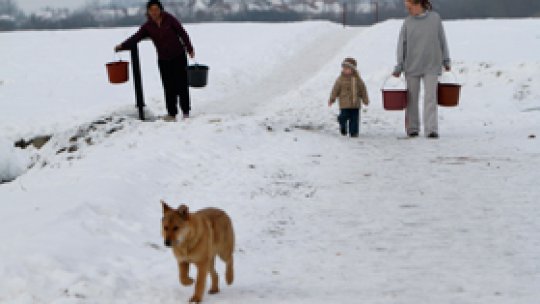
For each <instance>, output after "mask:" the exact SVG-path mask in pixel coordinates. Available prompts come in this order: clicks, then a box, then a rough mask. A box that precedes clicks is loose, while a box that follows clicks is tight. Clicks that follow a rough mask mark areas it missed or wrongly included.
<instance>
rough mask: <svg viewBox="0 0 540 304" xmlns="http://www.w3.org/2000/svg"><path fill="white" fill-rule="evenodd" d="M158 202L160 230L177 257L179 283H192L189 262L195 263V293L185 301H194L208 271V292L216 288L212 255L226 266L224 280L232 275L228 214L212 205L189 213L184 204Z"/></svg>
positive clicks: (231, 277)
mask: <svg viewBox="0 0 540 304" xmlns="http://www.w3.org/2000/svg"><path fill="white" fill-rule="evenodd" d="M161 204H162V205H163V219H162V225H161V226H162V230H161V233H162V235H163V238H164V239H165V246H167V247H172V250H173V253H174V256H175V257H176V260H177V261H178V269H179V272H180V283H181V284H182V285H184V286H189V285H191V284H193V279H192V278H190V277H189V264H190V263H193V264H195V265H196V266H197V279H196V282H195V293H194V294H193V297H191V299H190V300H189V301H190V302H195V303H199V302H201V301H202V298H203V294H204V289H205V285H206V275H207V274H208V273H210V276H211V278H212V286H211V287H210V290H209V293H210V294H214V293H217V292H219V287H218V282H219V278H218V274H217V272H216V268H215V259H216V256H219V257H220V258H221V260H222V261H223V262H225V264H226V266H227V268H226V271H225V281H226V282H227V284H228V285H231V284H232V282H233V278H234V271H233V251H234V231H233V226H232V222H231V219H230V218H229V216H228V215H227V214H226V213H225V212H224V211H222V210H219V209H215V208H207V209H202V210H200V211H198V212H195V213H190V212H189V209H188V207H187V206H186V205H181V206H180V207H178V209H172V208H171V207H169V206H168V205H167V203H165V202H164V201H161Z"/></svg>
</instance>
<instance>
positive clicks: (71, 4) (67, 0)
mask: <svg viewBox="0 0 540 304" xmlns="http://www.w3.org/2000/svg"><path fill="white" fill-rule="evenodd" d="M15 2H16V3H17V4H19V7H20V8H22V9H23V10H24V11H26V12H31V11H35V10H38V9H40V8H42V7H46V6H50V7H67V8H70V9H73V8H77V7H80V6H81V5H83V4H84V3H85V2H86V0H15Z"/></svg>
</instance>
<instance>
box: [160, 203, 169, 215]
mask: <svg viewBox="0 0 540 304" xmlns="http://www.w3.org/2000/svg"><path fill="white" fill-rule="evenodd" d="M161 205H162V206H163V214H165V213H167V212H169V211H171V210H172V208H171V207H169V205H167V203H166V202H165V201H164V200H161Z"/></svg>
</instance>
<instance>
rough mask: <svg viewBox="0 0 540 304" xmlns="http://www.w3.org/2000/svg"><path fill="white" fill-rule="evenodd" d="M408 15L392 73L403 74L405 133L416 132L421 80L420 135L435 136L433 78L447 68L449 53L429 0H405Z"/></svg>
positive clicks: (436, 115) (417, 132)
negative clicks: (407, 92)
mask: <svg viewBox="0 0 540 304" xmlns="http://www.w3.org/2000/svg"><path fill="white" fill-rule="evenodd" d="M405 6H406V7H407V10H408V11H409V13H410V16H409V17H407V19H405V22H404V23H403V27H402V28H401V33H400V35H399V43H398V50H397V61H398V64H397V66H396V68H395V69H394V73H393V75H394V76H395V77H399V76H400V75H401V73H402V72H404V73H405V78H406V80H407V89H408V91H409V103H408V105H407V110H406V114H405V126H406V129H407V135H408V136H410V137H417V136H418V134H419V132H420V115H419V111H418V103H419V95H420V81H421V80H423V81H424V93H425V97H424V114H423V118H424V134H425V135H426V136H427V137H428V138H439V129H438V114H437V83H438V81H437V78H438V76H439V75H440V74H441V71H442V67H444V68H445V69H446V70H447V71H450V55H449V51H448V45H447V43H446V35H445V33H444V28H443V25H442V21H441V17H440V16H439V14H437V13H436V12H433V11H432V5H431V2H430V1H429V0H405Z"/></svg>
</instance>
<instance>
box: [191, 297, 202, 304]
mask: <svg viewBox="0 0 540 304" xmlns="http://www.w3.org/2000/svg"><path fill="white" fill-rule="evenodd" d="M201 301H202V300H201V298H200V297H197V296H193V297H191V299H189V303H201Z"/></svg>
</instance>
